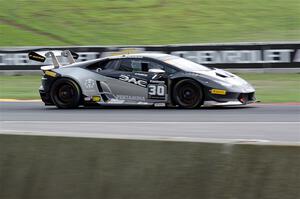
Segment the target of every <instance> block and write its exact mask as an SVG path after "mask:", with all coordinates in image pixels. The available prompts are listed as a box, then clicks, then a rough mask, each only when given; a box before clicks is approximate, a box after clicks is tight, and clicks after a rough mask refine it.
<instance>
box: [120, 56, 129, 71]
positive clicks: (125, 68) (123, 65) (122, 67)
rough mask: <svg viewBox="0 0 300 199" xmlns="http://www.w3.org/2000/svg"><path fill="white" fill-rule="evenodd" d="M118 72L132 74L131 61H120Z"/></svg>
mask: <svg viewBox="0 0 300 199" xmlns="http://www.w3.org/2000/svg"><path fill="white" fill-rule="evenodd" d="M119 71H125V72H132V66H131V60H130V59H122V60H121V61H120V65H119Z"/></svg>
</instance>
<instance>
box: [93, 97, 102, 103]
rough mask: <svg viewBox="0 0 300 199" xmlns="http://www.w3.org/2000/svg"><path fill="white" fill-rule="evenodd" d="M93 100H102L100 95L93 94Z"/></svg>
mask: <svg viewBox="0 0 300 199" xmlns="http://www.w3.org/2000/svg"><path fill="white" fill-rule="evenodd" d="M92 100H93V101H94V102H100V101H101V97H100V96H93V97H92Z"/></svg>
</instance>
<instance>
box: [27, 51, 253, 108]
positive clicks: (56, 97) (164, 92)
mask: <svg viewBox="0 0 300 199" xmlns="http://www.w3.org/2000/svg"><path fill="white" fill-rule="evenodd" d="M58 54H59V52H54V51H50V52H47V53H45V55H42V54H41V53H37V52H33V51H32V52H30V53H29V54H28V55H29V59H32V60H35V61H41V62H44V61H45V59H46V58H47V57H50V58H52V62H53V65H51V66H42V67H41V70H42V71H43V74H44V76H43V77H42V85H41V87H40V89H39V92H40V96H41V98H42V101H43V102H44V103H45V105H55V106H57V107H58V108H63V109H70V108H77V107H79V106H89V105H113V104H114V105H116V104H117V105H151V106H167V107H181V108H199V107H201V106H206V105H245V104H249V103H253V102H255V95H254V94H255V89H254V88H253V87H252V86H251V85H250V84H249V83H248V82H246V81H245V80H243V79H242V78H240V77H238V76H236V75H234V74H232V73H229V72H227V71H224V70H221V69H217V68H208V67H206V66H203V65H201V64H198V63H195V62H192V61H189V60H187V59H184V58H181V57H178V56H173V55H169V54H162V53H140V54H125V55H117V56H110V57H105V58H99V59H94V60H89V61H84V62H76V61H75V59H76V58H77V57H78V55H77V54H76V53H74V52H71V51H69V50H64V51H61V52H60V56H62V57H65V59H67V60H68V62H69V64H66V65H62V64H61V63H60V62H59V59H58V56H59V55H58Z"/></svg>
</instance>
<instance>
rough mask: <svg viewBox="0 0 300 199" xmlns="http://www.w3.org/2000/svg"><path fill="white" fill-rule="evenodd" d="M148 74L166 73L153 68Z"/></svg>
mask: <svg viewBox="0 0 300 199" xmlns="http://www.w3.org/2000/svg"><path fill="white" fill-rule="evenodd" d="M148 72H150V73H165V72H166V71H164V70H162V69H159V68H152V69H149V70H148Z"/></svg>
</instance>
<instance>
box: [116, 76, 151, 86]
mask: <svg viewBox="0 0 300 199" xmlns="http://www.w3.org/2000/svg"><path fill="white" fill-rule="evenodd" d="M119 80H121V81H124V82H128V83H132V84H135V85H138V86H141V87H147V82H146V81H144V80H141V79H140V80H137V79H136V78H134V77H131V78H130V77H129V76H127V75H120V77H119Z"/></svg>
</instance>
